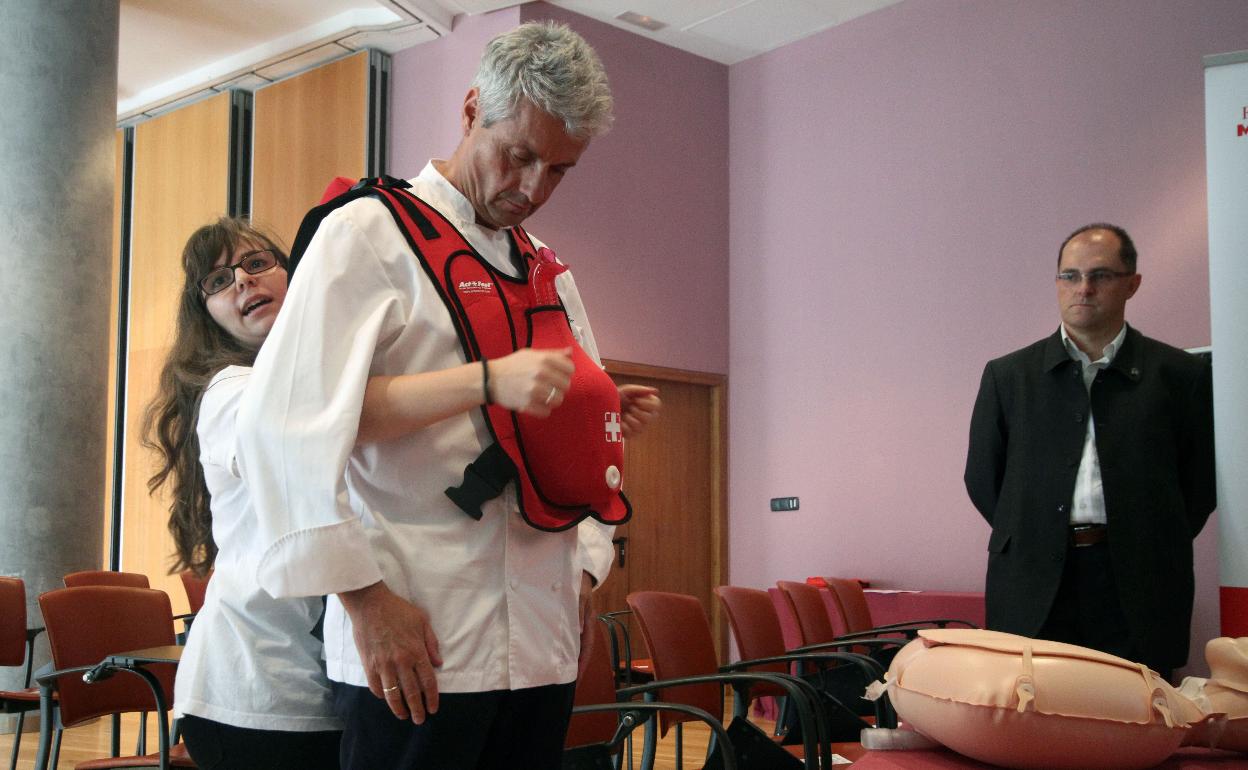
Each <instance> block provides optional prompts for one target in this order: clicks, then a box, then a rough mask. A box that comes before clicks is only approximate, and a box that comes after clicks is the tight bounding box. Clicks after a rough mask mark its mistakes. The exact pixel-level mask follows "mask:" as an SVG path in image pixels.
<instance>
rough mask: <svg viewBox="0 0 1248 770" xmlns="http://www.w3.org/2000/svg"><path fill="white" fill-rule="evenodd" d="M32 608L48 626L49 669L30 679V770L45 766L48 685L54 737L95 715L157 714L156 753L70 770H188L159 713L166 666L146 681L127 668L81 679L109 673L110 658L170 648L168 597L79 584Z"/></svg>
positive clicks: (166, 701)
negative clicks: (34, 697)
mask: <svg viewBox="0 0 1248 770" xmlns="http://www.w3.org/2000/svg"><path fill="white" fill-rule="evenodd" d="M39 608H40V609H41V610H42V611H43V619H44V623H45V624H46V626H47V633H48V644H49V647H50V648H51V651H52V665H53V668H54V670H53V671H50V672H48V673H46V674H40V675H38V676H36V677H35V678H36V680H37V681H38V682H39V685H40V691H41V696H43V697H42V705H43V715H44V722H43V729H42V730H41V731H40V740H39V758H38V760H37V763H36V767H40V768H42V767H45V766H46V762H47V758H48V753H49V743H50V741H51V738H50V733H51V730H52V727H53V725H52V722H53V720H52V719H51V714H50V708H49V704H50V695H51V692H52V690H53V688H55V691H56V694H57V697H58V698H59V709H58V714H57V718H56V720H55V722H56V726H55V729H56V730H57V731H58V732H59V731H61V730H63V729H64V728H66V727H74V726H77V725H80V724H84V723H86V722H89V721H91V720H93V719H97V718H99V717H101V716H108V715H117V714H122V713H129V712H140V713H141V712H147V711H155V712H156V713H157V720H158V721H159V726H160V730H159V732H160V751H159V752H157V753H155V754H148V755H145V756H134V757H121V758H118V757H116V756H113V757H107V758H103V759H98V760H91V761H88V762H80V763H79V764H78V765H77V766H76V767H77V770H106V769H107V768H120V767H160V768H162V769H163V768H167V767H195V763H194V762H193V761H192V760H191V759H190V757H189V755H187V754H186V750H185V747H182V746H181V745H179V746H177V747H173V748H171V747H170V746H169V738H168V735H169V734H168V726H167V721H166V720H167V716H168V715H167V713H166V710H167V709H168V708H169V706H170V705H171V704H170V697H169V696H170V694H171V693H172V692H173V677H174V667H173V666H172V665H170V664H159V665H153V666H150V667H148V668H147V669H146V670H147V671H148V672H149V673H150V675H151V679H150V680H149V679H147V678H146V677H145V676H143V675H139V676H134V675H133V674H134V673H135V672H134V671H130V670H127V674H126V675H119V676H113V677H111V678H108V679H103V676H100V679H103V680H102V681H99V680H97V681H95V682H94V683H87V682H86V681H84V676H83V675H84V674H91V675H102V674H107V673H109V670H108V669H107V667H105V666H103V665H102V661H103V660H104V659H105V658H106V657H107V656H109V655H114V654H117V653H122V652H129V651H133V650H140V649H146V648H151V647H165V646H171V645H173V642H174V634H173V611H172V609H171V608H170V605H169V597H168V595H166V594H165V592H164V591H155V590H152V589H149V588H129V587H123V586H79V587H75V588H63V589H59V590H56V591H49V592H47V593H45V594H42V595H41V596H40V597H39ZM86 678H91V677H86ZM154 688H155V689H154ZM157 693H159V694H157ZM58 743H59V741H58Z"/></svg>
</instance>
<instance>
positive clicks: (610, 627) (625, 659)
mask: <svg viewBox="0 0 1248 770" xmlns="http://www.w3.org/2000/svg"><path fill="white" fill-rule="evenodd" d="M632 616H633V613H632V611H631V610H615V611H614V612H604V613H602V614H601V615H599V616H598V620H600V621H602V622H603V623H604V624H605V625H606V627H607V638H608V640H609V642H610V651H611V668H612V670H614V671H615V686H616V687H627V686H628V685H630V684H639V683H641V682H649V681H651V680H653V679H654V668H653V666H652V664H651V662H650V659H649V658H636V657H633V641H632V633H630V632H629V630H628V625H629V620H630V619H631V618H632Z"/></svg>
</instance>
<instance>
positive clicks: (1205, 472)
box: [964, 328, 1216, 667]
mask: <svg viewBox="0 0 1248 770" xmlns="http://www.w3.org/2000/svg"><path fill="white" fill-rule="evenodd" d="M1212 401H1213V398H1212V378H1211V374H1210V367H1209V365H1208V364H1207V363H1206V362H1205V361H1204V360H1202V359H1200V358H1198V357H1196V356H1193V355H1191V354H1190V353H1186V352H1184V351H1182V350H1179V349H1177V348H1173V347H1170V346H1169V345H1166V344H1164V343H1162V342H1158V341H1157V340H1153V339H1150V338H1148V337H1145V336H1144V335H1142V334H1140V333H1139V332H1138V331H1136V330H1135V329H1132V328H1128V329H1127V335H1126V338H1125V339H1124V341H1123V344H1122V347H1121V349H1120V350H1119V351H1118V353H1117V355H1116V356H1115V357H1114V360H1113V362H1112V363H1111V364H1110V365H1109V366H1108V367H1106V368H1105V369H1104V370H1103V371H1101V372H1099V373H1098V374H1097V377H1096V380H1095V381H1094V383H1093V385H1092V392H1091V396H1090V397H1089V395H1088V392H1087V390H1086V389H1085V388H1084V384H1083V380H1082V374H1081V372H1080V367H1079V365H1078V364H1077V363H1076V362H1075V361H1073V360H1072V359H1071V358H1070V356H1069V354H1068V353H1067V351H1066V348H1065V346H1064V345H1063V343H1062V337H1061V330H1060V329H1059V330H1058V331H1057V332H1055V333H1054V334H1053V335H1052V336H1050V337H1048V338H1046V339H1043V340H1040V341H1039V342H1036V343H1034V344H1032V345H1029V346H1027V347H1025V348H1023V349H1022V350H1018V351H1015V352H1013V353H1011V354H1009V355H1007V356H1004V357H1002V358H998V359H995V360H992V361H989V362H988V365H987V366H986V367H985V368H984V374H983V379H982V380H981V382H980V387H979V396H978V397H977V398H976V400H975V411H974V413H973V415H972V417H971V436H970V448H969V450H968V452H967V458H966V474H965V477H964V478H965V481H966V489H967V492H968V493H970V496H971V501H972V502H973V503H974V504H975V507H976V508H978V509H979V512H980V513H981V514H983V516H984V518H985V519H987V521H988V523H989V524H991V525H992V536H991V537H990V539H989V541H988V578H987V585H986V589H985V591H986V601H987V622H988V627H989V628H993V629H997V630H1001V631H1008V632H1011V633H1016V634H1022V635H1024V636H1035V635H1036V633H1037V632H1038V631H1039V630H1040V627H1041V626H1042V625H1043V623H1044V621H1045V618H1046V617H1047V616H1048V613H1049V609H1050V607H1051V606H1052V604H1053V599H1054V596H1055V595H1056V593H1057V588H1058V584H1059V582H1060V581H1061V576H1062V567H1063V565H1064V563H1065V559H1066V549H1067V537H1068V526H1069V520H1070V504H1071V498H1072V496H1073V493H1074V487H1075V474H1076V472H1077V471H1078V469H1079V460H1080V457H1081V455H1082V452H1083V442H1084V438H1085V433H1086V430H1087V425H1086V422H1085V421H1086V420H1087V419H1088V417H1089V412H1090V413H1091V415H1092V417H1093V419H1095V420H1096V449H1097V454H1098V457H1099V459H1100V464H1101V477H1102V482H1103V485H1104V491H1105V512H1106V517H1107V521H1108V533H1109V550H1110V560H1111V563H1112V565H1113V570H1114V576H1115V580H1116V582H1117V584H1118V593H1119V600H1120V602H1121V604H1122V608H1123V611H1124V613H1125V615H1126V618H1127V623H1128V624H1129V626H1130V628H1131V634H1132V636H1133V637H1134V639H1135V640H1136V642H1137V644H1139V645H1140V649H1141V650H1142V652H1143V654H1144V655H1145V658H1146V659H1147V660H1149V661H1167V662H1168V663H1170V664H1171V665H1173V666H1174V667H1179V666H1182V665H1183V664H1184V663H1185V662H1186V661H1187V652H1188V649H1187V648H1188V637H1189V635H1190V625H1191V614H1192V593H1193V582H1194V578H1193V574H1192V538H1194V537H1195V536H1196V535H1197V533H1199V532H1200V530H1201V528H1202V527H1203V526H1204V524H1205V521H1206V520H1207V519H1208V518H1209V514H1210V513H1211V512H1212V511H1213V509H1214V506H1215V504H1216V498H1215V492H1214V463H1213V403H1212ZM1089 407H1090V408H1089Z"/></svg>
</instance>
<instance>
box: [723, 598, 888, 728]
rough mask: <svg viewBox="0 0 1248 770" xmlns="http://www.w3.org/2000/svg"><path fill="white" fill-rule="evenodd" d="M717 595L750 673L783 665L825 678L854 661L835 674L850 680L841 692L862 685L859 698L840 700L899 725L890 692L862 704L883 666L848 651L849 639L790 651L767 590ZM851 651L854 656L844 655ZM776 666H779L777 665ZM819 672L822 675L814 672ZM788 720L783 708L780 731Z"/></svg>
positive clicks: (881, 723) (878, 719) (765, 692)
mask: <svg viewBox="0 0 1248 770" xmlns="http://www.w3.org/2000/svg"><path fill="white" fill-rule="evenodd" d="M715 595H716V596H717V597H719V601H720V604H721V605H723V608H724V614H726V615H727V616H728V624H729V626H730V627H731V629H732V635H733V638H734V639H735V640H736V642H737V649H738V651H739V652H740V653H741V658H742V662H741V663H739V664H738V666H749V669H750V670H751V671H758V670H771V671H777V670H779V671H784V670H785V668H784V667H786V666H788V665H793V666H794V668H795V673H796V674H798V675H799V676H805V675H807V674H812V675H815V676H817V677H822V676H824V674H823V672H825V671H830V669H832V668H834V667H836V666H841V665H845V664H851V665H852V666H853V667H854V668H853V669H848V670H846V671H844V672H841V671H838V672H837V674H841V673H844V677H843V678H842V681H844V682H846V687H845V688H843V689H846V690H847V693H839V694H841V695H845V694H852V693H849V692H848V688H849V687H851V686H857V687H860V688H861V689H858V690H856V699H855V700H852V701H849V702H844V701H843V700H842V699H840V698H838V701H840V702H841V705H844V706H845V707H846V708H848V709H850V710H851V711H855V712H857V713H858V714H861V715H864V716H874V717H875V724H876V725H877V726H880V727H893V726H895V725H896V715H895V714H894V713H893V709H892V705H891V704H890V703H888V701H887V700H886V698H887V696H885V697H884V698H880V699H878V700H876V701H875V702H874V703H873V704H872V705H871V706H869V707H868V706H867V705H866V704H864V703H862V702H861V695H862V693H863V691H865V690H866V687H867V684H868V683H869V682H871V681H874V680H876V679H882V678H883V675H884V671H883V667H881V666H879V665H878V664H870V663H868V662H866V661H864V660H863V656H862V655H859V654H853V653H852V650H848V649H847V648H849V647H850V646H851V645H850V644H847V643H840V642H833V643H830V644H824V645H818V644H816V645H811V646H808V647H797V648H796V649H794V650H790V651H787V652H786V645H785V639H784V635H783V633H782V631H781V627H780V619H779V618H778V617H777V615H776V611H775V607H774V605H773V604H772V600H771V597H770V596H768V593H767V592H766V591H760V590H757V589H754V588H741V587H738V586H720V587H718V588H716V589H715ZM847 652H849V653H850V654H846V653H847ZM751 664H753V665H751ZM759 664H761V665H759ZM777 666H779V667H780V668H778V669H777ZM816 671H818V672H820V673H818V674H815V672H816ZM849 682H855V683H856V685H849V684H848V683H849ZM836 694H838V693H833V695H834V696H835V695H836ZM751 695H752V696H755V697H757V696H761V695H772V696H777V697H779V696H783V695H784V693H782V692H778V691H776V690H775V689H774V688H770V690H768V689H763V687H762V686H760V687H759V688H758V689H757V690H756V691H751ZM785 705H786V706H787V704H785ZM785 722H786V719H785V709H782V710H781V714H780V716H779V717H778V718H777V720H776V728H777V731H779V730H780V729H781V728H782V727H783V726H784V724H785Z"/></svg>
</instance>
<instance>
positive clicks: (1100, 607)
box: [1037, 542, 1173, 681]
mask: <svg viewBox="0 0 1248 770" xmlns="http://www.w3.org/2000/svg"><path fill="white" fill-rule="evenodd" d="M1037 636H1038V637H1039V638H1041V639H1048V640H1050V641H1054V642H1066V643H1068V644H1077V645H1079V646H1080V647H1091V648H1092V649H1094V650H1100V651H1101V652H1108V653H1109V654H1111V655H1117V656H1118V657H1120V658H1126V659H1127V660H1130V661H1136V662H1139V663H1143V664H1144V665H1146V666H1148V667H1149V668H1151V669H1153V670H1154V671H1156V672H1157V673H1158V674H1161V677H1162V678H1163V679H1166V680H1167V681H1168V680H1169V679H1170V676H1171V674H1172V673H1173V671H1172V669H1170V668H1169V667H1159V666H1158V665H1157V662H1156V661H1149V660H1146V659H1145V658H1144V657H1143V653H1142V652H1141V650H1140V648H1139V645H1137V644H1136V643H1135V641H1134V640H1133V639H1132V638H1131V628H1130V626H1129V625H1128V624H1127V616H1126V615H1125V614H1124V613H1123V611H1122V603H1121V602H1119V601H1118V583H1117V582H1116V581H1115V579H1114V570H1113V565H1112V564H1111V563H1110V560H1109V543H1107V542H1101V543H1097V544H1095V545H1087V546H1082V547H1074V546H1071V547H1069V548H1067V549H1066V565H1065V568H1064V569H1063V571H1062V583H1061V585H1060V586H1059V587H1058V589H1057V598H1056V599H1054V600H1053V607H1052V609H1050V610H1049V617H1048V618H1047V619H1046V620H1045V621H1044V626H1042V627H1041V629H1040V633H1038V634H1037Z"/></svg>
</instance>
